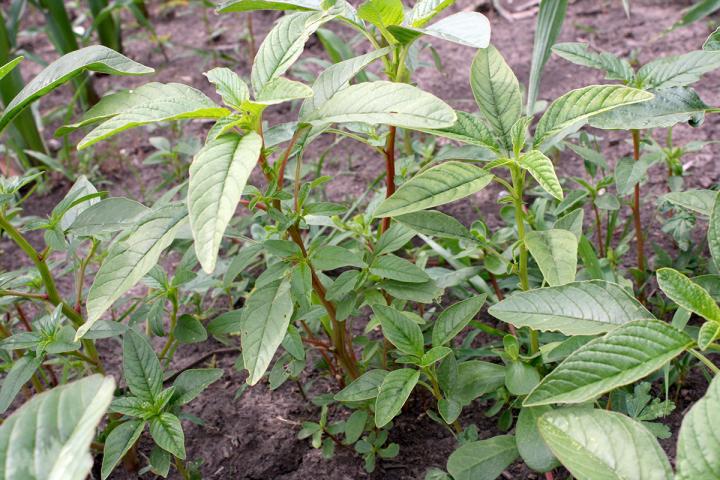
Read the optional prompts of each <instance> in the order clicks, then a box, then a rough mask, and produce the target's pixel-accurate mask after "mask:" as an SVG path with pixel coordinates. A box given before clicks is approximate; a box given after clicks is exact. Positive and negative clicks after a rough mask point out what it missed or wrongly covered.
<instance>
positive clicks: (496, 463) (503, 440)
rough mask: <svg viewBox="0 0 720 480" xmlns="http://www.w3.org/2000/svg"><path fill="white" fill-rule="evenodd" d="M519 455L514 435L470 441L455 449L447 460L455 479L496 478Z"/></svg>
mask: <svg viewBox="0 0 720 480" xmlns="http://www.w3.org/2000/svg"><path fill="white" fill-rule="evenodd" d="M517 457H518V451H517V447H516V446H515V438H514V437H513V436H512V435H499V436H497V437H492V438H488V439H487V440H480V441H478V442H468V443H465V444H464V445H463V446H461V447H460V448H458V449H457V450H455V451H454V452H453V453H452V454H450V457H449V458H448V462H447V470H448V472H449V473H450V475H452V478H453V480H495V479H496V478H498V477H499V476H500V474H501V473H502V472H503V471H504V470H505V469H506V468H507V467H508V466H509V465H510V464H511V463H513V462H514V461H515V459H516V458H517Z"/></svg>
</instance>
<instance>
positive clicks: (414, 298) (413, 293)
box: [378, 280, 443, 303]
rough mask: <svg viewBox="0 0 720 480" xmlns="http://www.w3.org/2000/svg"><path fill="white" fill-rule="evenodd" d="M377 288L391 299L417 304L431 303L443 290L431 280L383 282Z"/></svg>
mask: <svg viewBox="0 0 720 480" xmlns="http://www.w3.org/2000/svg"><path fill="white" fill-rule="evenodd" d="M378 286H379V287H380V288H382V289H384V290H385V291H386V292H387V293H389V294H390V296H391V297H395V298H398V299H400V300H410V301H411V302H419V303H433V302H434V301H435V300H437V298H438V297H439V296H440V295H442V292H443V289H442V288H440V287H438V286H437V284H436V283H435V282H434V281H433V280H429V281H427V282H424V283H407V282H399V281H397V280H383V281H382V282H380V284H379V285H378Z"/></svg>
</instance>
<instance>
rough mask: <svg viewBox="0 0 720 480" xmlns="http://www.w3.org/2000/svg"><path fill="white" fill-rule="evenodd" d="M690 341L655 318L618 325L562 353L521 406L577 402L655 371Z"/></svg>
mask: <svg viewBox="0 0 720 480" xmlns="http://www.w3.org/2000/svg"><path fill="white" fill-rule="evenodd" d="M692 343H693V341H692V339H691V338H690V337H688V336H687V335H686V334H685V333H683V332H681V331H679V330H676V329H675V328H674V327H673V326H671V325H669V324H667V323H665V322H661V321H660V320H638V321H635V322H631V323H628V324H625V325H622V326H620V327H618V328H617V329H615V330H613V331H612V332H610V333H608V334H607V335H605V336H604V337H601V338H598V339H595V340H593V341H591V342H589V343H587V344H585V345H583V346H582V347H580V348H579V349H578V350H576V351H575V352H573V353H572V354H571V355H570V356H569V357H567V358H566V359H565V360H564V361H563V362H562V363H561V364H560V365H558V367H557V368H556V369H555V370H553V371H552V372H550V374H549V375H547V376H546V377H545V378H543V380H542V382H540V384H539V385H538V386H537V387H535V389H534V390H533V391H532V392H530V395H528V397H527V398H526V399H525V401H524V402H523V405H524V406H526V407H532V406H538V405H549V404H553V403H583V402H587V401H589V400H593V399H595V398H597V397H599V396H600V395H602V394H604V393H607V392H610V391H612V390H614V389H616V388H618V387H621V386H623V385H629V384H631V383H633V382H635V381H637V380H640V379H642V378H644V377H646V376H647V375H649V374H651V373H652V372H654V371H656V370H658V369H659V368H660V367H662V366H663V365H665V364H666V363H667V362H669V361H670V360H671V359H673V358H675V357H676V356H678V355H679V354H681V353H682V352H683V351H685V349H686V348H687V347H689V346H690V345H692Z"/></svg>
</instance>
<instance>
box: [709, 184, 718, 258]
mask: <svg viewBox="0 0 720 480" xmlns="http://www.w3.org/2000/svg"><path fill="white" fill-rule="evenodd" d="M707 242H708V248H709V249H710V256H711V257H712V259H713V263H715V268H720V193H719V194H716V195H715V202H713V207H712V210H711V212H710V221H709V223H708V232H707Z"/></svg>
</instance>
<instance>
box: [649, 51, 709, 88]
mask: <svg viewBox="0 0 720 480" xmlns="http://www.w3.org/2000/svg"><path fill="white" fill-rule="evenodd" d="M717 68H720V52H714V51H709V50H696V51H694V52H688V53H686V54H684V55H678V56H672V57H664V58H659V59H657V60H655V61H652V62H650V63H648V64H646V65H644V66H643V67H642V68H641V69H640V70H638V73H637V78H638V80H640V81H641V82H642V84H643V87H645V88H656V89H661V88H670V87H684V86H686V85H690V84H691V83H695V82H696V81H698V80H699V79H700V77H701V76H702V75H703V74H705V73H708V72H711V71H713V70H715V69H717Z"/></svg>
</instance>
